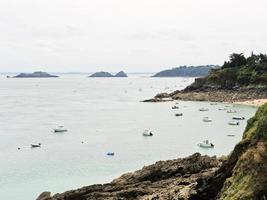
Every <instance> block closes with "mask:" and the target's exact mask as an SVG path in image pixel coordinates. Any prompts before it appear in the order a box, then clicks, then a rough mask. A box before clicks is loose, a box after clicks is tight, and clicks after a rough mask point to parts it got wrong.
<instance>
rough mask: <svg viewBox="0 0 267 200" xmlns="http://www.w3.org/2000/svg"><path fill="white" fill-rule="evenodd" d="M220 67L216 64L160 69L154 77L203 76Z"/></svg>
mask: <svg viewBox="0 0 267 200" xmlns="http://www.w3.org/2000/svg"><path fill="white" fill-rule="evenodd" d="M218 67H219V66H216V65H200V66H180V67H176V68H172V69H167V70H163V71H160V72H158V73H156V74H154V75H153V76H152V77H202V76H207V75H208V73H209V71H210V70H211V69H214V68H218Z"/></svg>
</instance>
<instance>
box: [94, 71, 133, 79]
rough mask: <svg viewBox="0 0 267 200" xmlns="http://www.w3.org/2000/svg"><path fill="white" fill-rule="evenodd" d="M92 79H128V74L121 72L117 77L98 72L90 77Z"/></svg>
mask: <svg viewBox="0 0 267 200" xmlns="http://www.w3.org/2000/svg"><path fill="white" fill-rule="evenodd" d="M89 77H90V78H105V77H106V78H109V77H128V76H127V74H126V73H125V72H124V71H120V72H118V73H117V74H115V75H112V74H111V73H109V72H104V71H101V72H96V73H93V74H92V75H90V76H89Z"/></svg>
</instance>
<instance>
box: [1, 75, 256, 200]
mask: <svg viewBox="0 0 267 200" xmlns="http://www.w3.org/2000/svg"><path fill="white" fill-rule="evenodd" d="M193 81H194V79H193V78H149V77H147V75H142V76H141V75H138V76H137V75H133V76H130V77H128V78H87V76H86V75H85V74H79V75H71V74H68V75H61V77H60V78H56V79H53V78H52V79H7V78H5V77H4V76H2V77H1V78H0V150H1V151H0V162H1V164H0V199H12V200H33V199H35V198H36V197H37V196H38V195H39V194H40V193H41V192H43V191H51V192H53V193H56V192H63V191H65V190H69V189H75V188H78V187H81V186H85V185H89V184H94V183H105V182H109V181H111V180H112V179H114V178H116V177H118V176H119V175H121V174H123V173H125V172H130V171H134V170H137V169H139V168H141V167H143V166H144V165H149V164H152V163H154V162H156V161H158V160H167V159H174V158H178V157H185V156H188V155H190V154H193V153H195V152H200V153H202V154H207V155H217V156H221V155H227V154H229V153H230V152H231V150H232V149H233V147H234V145H235V144H236V143H237V142H238V141H239V140H240V139H241V137H242V133H243V131H244V128H245V126H246V120H245V121H241V124H240V126H229V125H228V124H227V123H228V122H229V121H231V117H232V116H234V115H239V116H244V117H246V119H248V118H250V117H251V116H253V115H254V113H255V111H256V108H254V107H249V106H236V105H231V104H229V105H227V104H218V105H210V103H209V102H183V101H180V102H179V105H178V106H179V109H178V110H172V109H171V107H172V106H173V105H174V102H166V103H143V102H140V101H141V100H144V99H147V98H151V97H153V96H154V95H155V94H157V93H159V92H163V91H166V92H171V91H174V90H177V89H182V88H184V87H186V86H187V85H189V84H190V83H192V82H193ZM225 106H229V107H226V108H227V109H233V110H236V111H237V113H236V114H229V113H226V111H219V110H218V108H224V107H225ZM201 107H207V108H209V109H210V110H209V111H208V112H200V111H199V108H201ZM175 113H183V116H182V117H175V116H174V114H175ZM206 116H208V117H210V118H212V119H213V121H212V122H211V123H205V122H203V121H202V118H203V117H206ZM58 125H64V126H65V127H66V128H67V129H68V132H66V133H53V132H52V129H53V128H55V127H57V126H58ZM146 128H147V129H150V130H151V131H153V133H154V136H153V137H143V136H142V132H143V131H144V129H146ZM228 134H234V135H235V136H234V137H229V136H227V135H228ZM204 139H209V140H210V141H212V142H213V143H214V144H215V148H214V149H201V148H199V147H198V146H197V143H198V142H200V141H202V140H204ZM38 142H40V143H42V147H41V148H35V149H31V148H30V144H31V143H38ZM18 147H20V148H21V149H20V150H18ZM109 151H112V152H114V153H115V156H107V155H106V153H107V152H109Z"/></svg>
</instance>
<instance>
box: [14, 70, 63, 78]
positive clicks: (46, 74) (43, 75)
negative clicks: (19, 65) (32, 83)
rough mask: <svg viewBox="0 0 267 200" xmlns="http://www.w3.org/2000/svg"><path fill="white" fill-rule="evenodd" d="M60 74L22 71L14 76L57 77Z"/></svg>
mask: <svg viewBox="0 0 267 200" xmlns="http://www.w3.org/2000/svg"><path fill="white" fill-rule="evenodd" d="M57 77H58V76H56V75H51V74H48V73H46V72H41V71H37V72H33V73H20V74H18V75H16V76H14V77H13V78H57Z"/></svg>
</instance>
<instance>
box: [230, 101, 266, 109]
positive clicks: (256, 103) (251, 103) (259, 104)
mask: <svg viewBox="0 0 267 200" xmlns="http://www.w3.org/2000/svg"><path fill="white" fill-rule="evenodd" d="M265 103H267V99H253V100H247V101H239V102H234V104H241V105H248V106H257V107H259V106H261V105H263V104H265Z"/></svg>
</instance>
